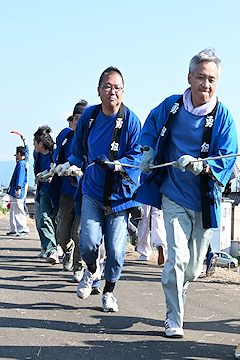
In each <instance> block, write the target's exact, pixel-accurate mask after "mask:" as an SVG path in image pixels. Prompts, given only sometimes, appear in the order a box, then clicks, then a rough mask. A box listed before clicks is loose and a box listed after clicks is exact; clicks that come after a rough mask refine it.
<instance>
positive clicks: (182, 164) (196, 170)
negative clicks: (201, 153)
mask: <svg viewBox="0 0 240 360" xmlns="http://www.w3.org/2000/svg"><path fill="white" fill-rule="evenodd" d="M195 160H197V159H196V158H195V157H193V156H190V155H183V156H180V158H179V159H178V160H177V161H174V163H173V164H172V166H173V167H175V168H177V169H180V170H181V171H182V172H185V171H186V170H188V171H191V172H192V173H193V174H194V175H195V176H197V175H199V174H200V173H201V172H202V171H203V162H202V161H198V162H192V161H195Z"/></svg>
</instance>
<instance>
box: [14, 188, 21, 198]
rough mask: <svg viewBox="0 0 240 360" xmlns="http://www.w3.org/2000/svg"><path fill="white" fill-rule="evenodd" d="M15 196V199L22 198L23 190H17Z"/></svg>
mask: <svg viewBox="0 0 240 360" xmlns="http://www.w3.org/2000/svg"><path fill="white" fill-rule="evenodd" d="M14 196H15V198H17V199H19V198H20V196H21V189H17V190H15V193H14Z"/></svg>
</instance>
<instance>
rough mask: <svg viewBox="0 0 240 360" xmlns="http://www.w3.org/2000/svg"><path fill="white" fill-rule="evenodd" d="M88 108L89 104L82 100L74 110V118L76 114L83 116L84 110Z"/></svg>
mask: <svg viewBox="0 0 240 360" xmlns="http://www.w3.org/2000/svg"><path fill="white" fill-rule="evenodd" d="M87 107H88V102H87V101H86V100H83V99H82V100H80V101H79V102H78V103H77V104H76V105H75V106H74V108H73V116H74V115H76V114H79V115H82V113H83V112H84V110H85V109H86V108H87Z"/></svg>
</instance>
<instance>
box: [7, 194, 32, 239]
mask: <svg viewBox="0 0 240 360" xmlns="http://www.w3.org/2000/svg"><path fill="white" fill-rule="evenodd" d="M24 202H25V199H16V198H15V197H13V196H11V208H10V232H13V233H15V232H16V233H20V232H27V233H28V232H29V228H28V227H27V214H26V210H25V206H24Z"/></svg>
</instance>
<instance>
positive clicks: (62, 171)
mask: <svg viewBox="0 0 240 360" xmlns="http://www.w3.org/2000/svg"><path fill="white" fill-rule="evenodd" d="M70 166H71V164H70V162H69V161H67V162H65V163H64V164H59V165H58V166H57V167H56V169H55V173H56V174H58V176H64V175H67V170H68V168H69V167H70Z"/></svg>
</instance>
